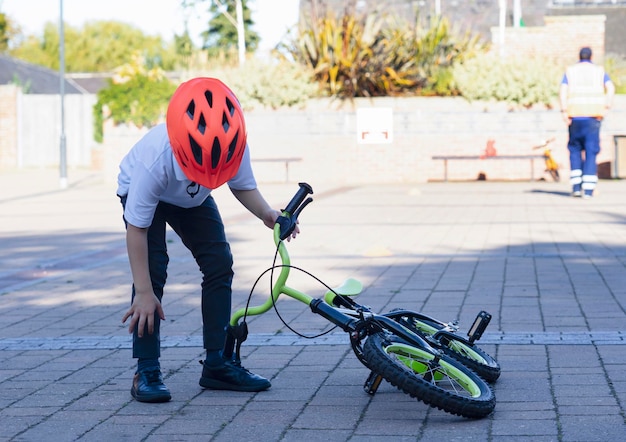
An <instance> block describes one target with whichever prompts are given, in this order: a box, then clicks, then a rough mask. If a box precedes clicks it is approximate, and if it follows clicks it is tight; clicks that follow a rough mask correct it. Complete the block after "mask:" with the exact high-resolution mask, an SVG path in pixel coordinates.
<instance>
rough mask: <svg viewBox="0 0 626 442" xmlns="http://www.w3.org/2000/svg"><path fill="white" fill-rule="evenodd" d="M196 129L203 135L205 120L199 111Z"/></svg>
mask: <svg viewBox="0 0 626 442" xmlns="http://www.w3.org/2000/svg"><path fill="white" fill-rule="evenodd" d="M198 131H199V132H200V133H201V134H202V135H204V132H205V131H206V120H205V119H204V115H203V114H202V113H200V120H199V121H198Z"/></svg>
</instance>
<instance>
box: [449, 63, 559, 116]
mask: <svg viewBox="0 0 626 442" xmlns="http://www.w3.org/2000/svg"><path fill="white" fill-rule="evenodd" d="M453 75H454V82H455V84H456V87H457V88H458V90H459V92H460V93H461V95H462V96H463V97H465V98H467V99H468V100H472V101H474V100H487V101H489V100H496V101H504V102H507V103H509V104H511V105H512V106H518V107H527V108H528V107H532V106H533V105H545V106H547V107H551V106H553V104H554V102H555V99H557V97H558V93H559V84H560V83H561V77H562V75H563V69H562V67H560V66H558V65H557V64H556V63H553V62H551V61H550V60H545V59H529V58H523V59H521V58H520V59H508V58H507V59H501V58H500V57H498V56H497V55H495V54H491V53H483V54H481V55H478V56H476V57H474V58H471V59H469V60H466V61H464V62H463V63H460V64H458V65H456V66H455V67H454V70H453Z"/></svg>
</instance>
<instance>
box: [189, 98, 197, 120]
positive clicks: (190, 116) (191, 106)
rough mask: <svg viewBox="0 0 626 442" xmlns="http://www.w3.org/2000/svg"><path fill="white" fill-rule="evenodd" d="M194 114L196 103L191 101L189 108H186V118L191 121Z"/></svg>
mask: <svg viewBox="0 0 626 442" xmlns="http://www.w3.org/2000/svg"><path fill="white" fill-rule="evenodd" d="M195 113H196V103H195V102H194V101H193V100H191V101H190V102H189V106H187V116H188V117H189V119H190V120H193V115H194V114H195Z"/></svg>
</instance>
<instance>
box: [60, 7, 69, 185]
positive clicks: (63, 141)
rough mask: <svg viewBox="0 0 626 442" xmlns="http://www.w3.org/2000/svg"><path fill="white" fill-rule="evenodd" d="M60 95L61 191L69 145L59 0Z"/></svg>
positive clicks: (64, 182) (65, 182) (61, 20)
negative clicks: (67, 140)
mask: <svg viewBox="0 0 626 442" xmlns="http://www.w3.org/2000/svg"><path fill="white" fill-rule="evenodd" d="M59 78H60V84H59V93H60V95H61V146H60V158H59V175H60V186H61V189H65V188H66V187H67V145H66V139H65V30H64V28H63V0H59Z"/></svg>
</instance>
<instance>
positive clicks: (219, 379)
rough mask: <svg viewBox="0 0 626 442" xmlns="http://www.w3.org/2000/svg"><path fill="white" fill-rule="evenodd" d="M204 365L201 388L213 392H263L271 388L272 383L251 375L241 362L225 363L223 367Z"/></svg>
mask: <svg viewBox="0 0 626 442" xmlns="http://www.w3.org/2000/svg"><path fill="white" fill-rule="evenodd" d="M200 363H201V364H202V366H203V368H202V377H201V378H200V386H201V387H204V388H210V389H212V390H233V391H263V390H267V389H268V388H270V387H271V385H272V384H271V383H270V381H268V380H267V379H265V378H264V377H261V376H259V375H257V374H254V373H250V372H249V371H248V370H246V369H245V368H243V367H242V366H241V362H236V361H224V363H223V364H221V365H215V366H213V365H206V364H205V363H204V362H202V361H200Z"/></svg>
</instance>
